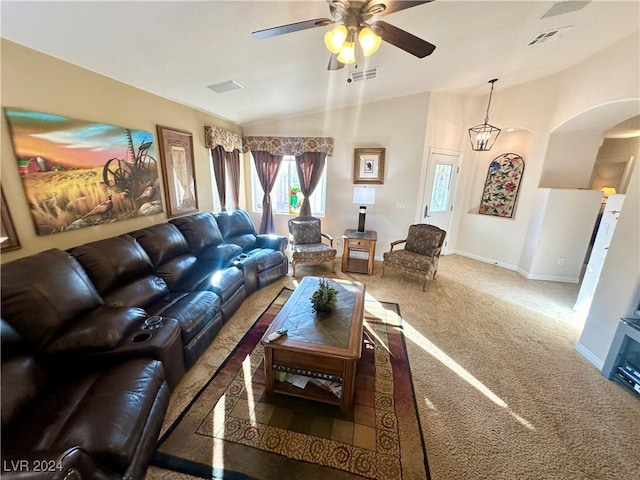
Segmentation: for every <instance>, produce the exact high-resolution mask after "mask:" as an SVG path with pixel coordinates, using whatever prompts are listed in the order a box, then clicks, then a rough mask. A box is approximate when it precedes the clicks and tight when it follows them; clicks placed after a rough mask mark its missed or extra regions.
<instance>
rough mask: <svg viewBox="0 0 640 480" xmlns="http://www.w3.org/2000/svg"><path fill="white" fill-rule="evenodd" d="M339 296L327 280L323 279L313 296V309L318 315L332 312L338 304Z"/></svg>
mask: <svg viewBox="0 0 640 480" xmlns="http://www.w3.org/2000/svg"><path fill="white" fill-rule="evenodd" d="M337 296H338V291H337V290H336V289H335V288H333V287H332V286H331V285H330V284H329V282H328V281H327V280H326V279H324V278H321V279H320V282H319V283H318V289H317V290H316V291H315V292H313V294H312V295H311V304H312V305H313V309H314V310H315V311H316V312H318V313H320V312H330V311H331V310H333V307H334V306H335V304H336V299H337Z"/></svg>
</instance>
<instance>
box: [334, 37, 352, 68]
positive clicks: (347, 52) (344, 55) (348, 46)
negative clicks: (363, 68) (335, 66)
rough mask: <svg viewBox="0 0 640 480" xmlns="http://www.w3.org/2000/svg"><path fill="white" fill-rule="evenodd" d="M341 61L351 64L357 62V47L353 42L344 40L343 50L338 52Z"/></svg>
mask: <svg viewBox="0 0 640 480" xmlns="http://www.w3.org/2000/svg"><path fill="white" fill-rule="evenodd" d="M337 58H338V61H339V62H340V63H345V64H351V63H355V62H356V48H355V45H354V43H353V42H344V45H343V46H342V50H340V53H338V57H337Z"/></svg>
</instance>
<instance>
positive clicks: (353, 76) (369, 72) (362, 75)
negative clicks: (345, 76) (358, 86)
mask: <svg viewBox="0 0 640 480" xmlns="http://www.w3.org/2000/svg"><path fill="white" fill-rule="evenodd" d="M374 78H378V67H371V68H365V69H364V70H354V71H353V72H350V73H349V79H350V80H351V81H352V82H360V81H361V80H373V79H374Z"/></svg>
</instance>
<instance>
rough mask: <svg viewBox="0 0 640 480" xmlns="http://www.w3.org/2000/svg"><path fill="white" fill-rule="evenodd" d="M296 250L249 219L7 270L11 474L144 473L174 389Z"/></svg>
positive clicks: (6, 436) (171, 227) (204, 220)
mask: <svg viewBox="0 0 640 480" xmlns="http://www.w3.org/2000/svg"><path fill="white" fill-rule="evenodd" d="M286 244H287V240H286V238H285V237H283V236H277V235H258V234H256V231H255V227H254V224H253V222H252V221H251V218H250V217H249V215H248V214H247V212H244V211H241V210H237V211H233V212H231V213H219V214H212V213H198V214H195V215H191V216H187V217H181V218H177V219H172V220H171V221H169V222H167V223H163V224H156V225H153V226H150V227H148V228H144V229H140V230H136V231H133V232H129V233H128V234H124V235H119V236H116V237H112V238H107V239H104V240H99V241H96V242H91V243H87V244H84V245H80V246H77V247H74V248H71V249H69V250H68V251H62V250H58V249H51V250H47V251H44V252H40V253H37V254H35V255H31V256H28V257H24V258H21V259H18V260H14V261H12V262H9V263H6V264H4V265H2V268H1V269H0V273H1V282H2V283H1V285H2V292H1V294H2V311H1V314H2V319H1V320H0V325H1V327H2V331H1V333H2V347H1V348H2V372H1V375H2V376H1V380H2V390H1V399H2V412H1V413H2V477H3V478H7V479H9V478H29V479H31V478H34V479H35V478H56V479H57V478H60V479H72V478H73V479H80V478H87V479H89V478H91V479H112V478H128V479H129V478H130V479H141V478H144V472H145V471H146V469H147V466H148V462H149V459H150V456H151V454H152V453H153V449H154V446H155V443H156V440H157V438H158V434H159V432H160V429H161V426H162V422H163V419H164V416H165V413H166V409H167V406H168V402H169V396H170V392H171V391H172V390H173V388H174V387H175V386H176V385H177V383H178V382H179V380H180V378H181V377H182V375H183V374H184V372H185V370H186V369H188V368H189V367H190V366H191V365H193V363H194V362H195V361H196V360H197V359H198V357H199V356H200V355H201V354H202V352H204V350H205V349H206V348H207V347H208V345H209V344H210V343H211V341H212V340H213V339H214V338H215V336H216V335H217V334H218V332H219V331H220V329H221V328H222V325H223V324H224V323H225V322H227V321H229V319H230V318H231V317H232V315H233V313H234V312H235V311H236V310H237V309H238V307H239V306H240V305H241V304H242V301H243V300H244V299H245V298H246V297H247V296H248V295H250V294H251V293H252V292H253V291H255V290H256V289H258V288H262V287H263V286H265V285H268V284H269V283H271V282H273V281H274V280H276V279H277V278H280V277H282V276H283V275H286V274H287V270H288V261H287V258H286V256H285V254H284V249H285V247H286ZM151 316H160V317H162V323H161V326H160V327H157V328H156V327H155V325H153V326H151V327H149V326H147V325H146V324H145V322H148V319H149V318H150V317H151Z"/></svg>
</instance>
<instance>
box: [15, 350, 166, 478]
mask: <svg viewBox="0 0 640 480" xmlns="http://www.w3.org/2000/svg"><path fill="white" fill-rule="evenodd" d="M157 401H160V402H162V404H163V405H164V409H165V410H166V406H167V404H168V388H167V384H166V382H165V376H164V370H163V368H162V364H161V362H159V361H157V360H149V359H146V358H137V359H131V360H128V361H126V362H123V363H119V364H117V365H114V366H110V367H107V368H105V369H103V370H99V371H87V372H84V373H75V374H72V373H70V372H62V374H61V376H60V378H58V379H57V380H56V382H55V388H52V389H51V390H50V391H48V392H47V393H46V394H45V395H43V396H42V397H40V398H39V399H38V401H36V402H35V405H34V407H33V408H31V409H30V414H29V415H28V416H25V417H24V418H23V421H22V423H21V425H20V427H19V428H17V429H15V430H14V432H12V434H11V435H5V436H4V437H3V443H4V442H6V443H7V444H8V445H10V450H14V451H16V450H17V451H20V450H27V451H33V450H36V451H37V450H54V449H65V448H68V447H70V446H76V445H82V447H83V448H84V449H85V450H86V451H87V452H88V453H89V454H90V455H92V456H93V457H94V458H95V459H96V460H97V461H98V462H99V463H101V464H103V465H106V466H108V467H109V468H111V469H112V470H113V471H115V472H118V473H120V474H121V475H122V474H123V473H124V472H125V471H126V469H127V468H128V467H129V465H130V464H131V463H132V462H133V461H134V460H135V457H136V451H137V448H138V445H139V443H140V442H141V439H142V438H143V435H145V429H146V428H147V424H148V422H150V421H154V422H157V421H158V419H157V418H153V410H154V408H157V405H156V402H157ZM160 421H161V419H160Z"/></svg>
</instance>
